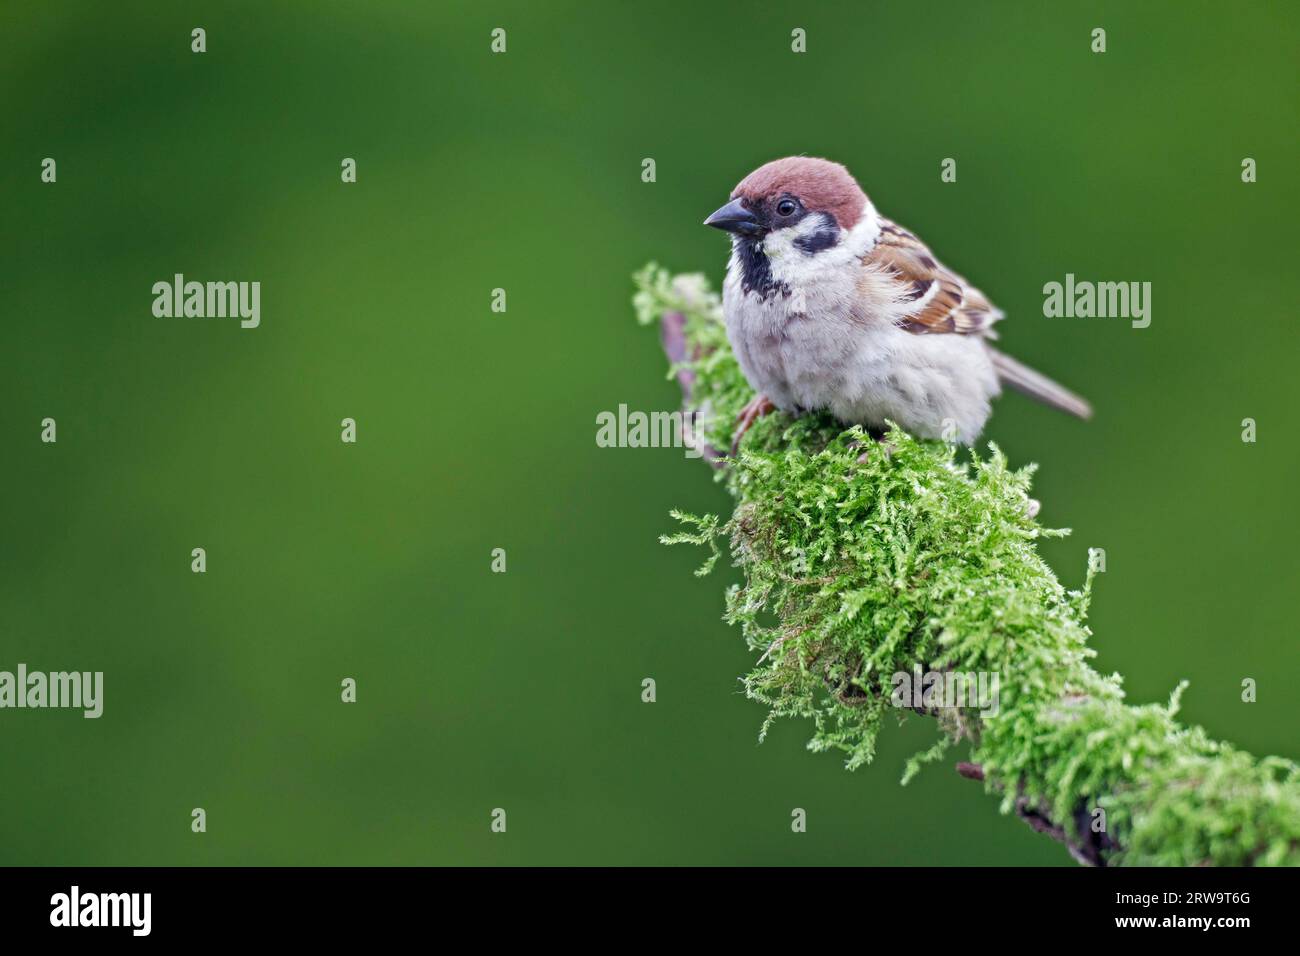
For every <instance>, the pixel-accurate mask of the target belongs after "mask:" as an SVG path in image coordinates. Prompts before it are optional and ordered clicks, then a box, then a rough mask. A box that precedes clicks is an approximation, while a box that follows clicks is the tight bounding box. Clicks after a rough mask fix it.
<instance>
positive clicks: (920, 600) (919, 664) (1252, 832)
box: [635, 266, 1300, 866]
mask: <svg viewBox="0 0 1300 956" xmlns="http://www.w3.org/2000/svg"><path fill="white" fill-rule="evenodd" d="M637 278H638V284H639V287H640V290H639V291H638V293H637V296H636V300H635V304H636V306H637V311H638V315H639V316H640V318H641V321H642V322H643V323H646V324H649V323H651V322H654V321H658V322H659V324H660V334H661V340H662V344H663V349H664V352H665V354H666V355H667V357H668V359H669V361H670V362H671V363H672V369H673V377H674V378H675V379H676V382H677V384H678V386H679V387H680V389H681V393H682V401H683V405H684V406H685V407H686V408H687V409H688V410H691V411H697V412H699V413H701V415H700V418H699V421H701V422H702V424H700V425H699V426H698V427H697V434H696V435H695V436H694V441H695V443H696V445H697V447H700V448H701V449H702V450H703V452H704V454H705V455H706V456H707V457H708V459H709V461H710V464H711V465H712V466H713V467H714V468H715V469H717V474H718V476H719V479H720V480H721V481H723V482H724V483H725V485H726V487H727V488H728V490H729V491H730V492H731V494H732V495H733V497H734V498H735V500H736V508H735V513H734V514H733V515H732V517H731V518H730V519H729V520H728V521H726V522H723V521H720V520H719V519H718V518H717V517H714V516H705V517H702V518H697V517H694V516H692V515H689V514H684V513H680V512H675V514H676V515H677V517H678V518H679V520H681V521H683V522H684V523H686V524H687V525H694V526H695V528H696V529H697V530H695V531H688V532H682V533H679V534H677V535H674V536H670V537H669V538H667V539H666V540H668V541H669V543H676V542H693V543H696V544H707V545H709V546H711V547H712V548H713V550H714V554H715V557H716V555H717V553H718V549H717V545H716V539H717V537H719V536H724V537H727V538H729V539H730V547H731V554H732V557H733V559H734V560H735V563H736V564H737V565H738V566H739V567H740V568H741V569H742V571H743V573H744V576H745V582H744V584H743V586H741V587H738V588H732V589H730V590H729V591H728V594H727V620H728V621H729V622H730V623H733V624H738V625H740V627H741V628H742V630H743V632H744V635H745V638H746V641H747V642H748V644H749V645H750V647H751V648H753V650H754V652H755V655H756V661H755V668H754V670H753V671H751V673H750V674H749V675H748V676H746V677H745V678H744V683H745V688H746V693H747V694H748V696H750V697H751V698H753V699H755V700H758V701H760V702H762V703H764V704H766V705H768V707H769V708H770V716H769V718H768V720H769V722H770V721H771V720H772V719H774V718H776V717H780V716H798V717H804V718H811V719H812V721H813V723H814V728H815V735H814V737H813V739H812V741H811V743H810V747H811V748H812V749H814V750H826V749H832V748H833V749H839V750H842V751H844V752H846V753H847V754H848V758H847V764H848V766H849V768H850V769H852V768H855V767H857V766H860V765H861V764H864V763H866V762H868V761H869V760H870V759H871V757H872V754H873V752H874V741H875V736H876V733H877V730H878V728H879V726H880V723H881V721H882V719H883V717H884V716H885V715H887V714H888V713H889V712H890V711H895V712H897V710H896V709H895V708H893V707H891V706H890V697H891V695H890V689H889V683H890V680H891V675H893V678H894V679H897V677H898V676H899V675H900V674H907V673H911V672H912V671H913V670H919V669H921V668H923V667H924V666H925V664H926V662H927V660H928V661H929V663H930V665H931V669H932V670H935V671H938V672H940V673H942V674H944V675H950V674H953V673H958V674H961V673H965V674H966V675H970V674H973V673H976V672H978V673H980V674H992V675H994V676H998V677H1000V678H1001V680H1002V681H1003V683H1002V688H1003V690H1002V698H1001V706H1000V710H999V709H998V708H994V709H993V710H992V711H988V710H987V709H985V710H981V709H978V708H973V707H963V706H961V705H960V704H958V705H957V706H936V707H931V706H929V705H928V703H927V705H926V706H912V707H910V708H907V709H915V710H916V711H917V712H918V713H921V714H924V715H926V716H929V717H933V718H935V719H936V720H937V722H938V724H939V727H940V730H941V732H942V736H941V739H940V743H939V744H938V745H936V746H935V747H934V748H932V749H931V750H930V751H927V752H926V753H925V754H923V755H919V756H918V757H916V758H913V760H912V761H910V762H909V766H908V773H907V774H906V775H905V778H904V782H906V779H907V778H908V777H910V775H911V774H912V773H913V772H915V770H916V769H917V768H918V767H919V766H920V765H921V763H923V762H926V761H929V760H933V759H936V758H938V757H939V756H941V755H942V754H943V752H944V750H945V749H946V748H947V747H948V746H950V745H951V744H953V743H959V742H963V741H969V743H970V746H971V750H972V754H971V757H972V759H971V760H968V761H962V762H960V763H958V764H957V772H958V773H959V774H961V775H962V776H963V777H965V778H967V779H971V780H977V781H980V782H982V783H983V784H984V787H985V791H986V792H988V793H991V794H995V795H1000V796H1001V800H1002V810H1003V812H1008V813H1012V812H1013V813H1015V814H1016V816H1017V817H1019V818H1020V819H1021V820H1023V821H1024V822H1025V823H1026V824H1027V825H1028V826H1030V827H1031V828H1032V829H1034V830H1035V831H1036V832H1039V833H1043V834H1045V835H1047V836H1049V837H1051V838H1052V839H1054V840H1056V841H1058V842H1060V843H1061V844H1062V845H1064V846H1065V847H1066V848H1067V849H1068V850H1069V852H1070V854H1071V855H1072V856H1073V858H1074V859H1075V860H1077V861H1078V862H1080V863H1082V864H1086V865H1092V866H1098V865H1101V866H1104V865H1108V864H1112V863H1127V864H1144V865H1152V864H1165V865H1250V864H1270V865H1279V864H1289V865H1300V768H1298V767H1297V766H1296V765H1295V764H1294V763H1292V762H1291V761H1288V760H1284V759H1281V758H1276V757H1266V758H1263V759H1256V758H1254V757H1252V756H1250V755H1249V754H1246V753H1244V752H1242V751H1239V750H1236V749H1235V748H1233V747H1231V746H1230V745H1228V744H1223V743H1218V742H1215V741H1213V740H1211V739H1209V738H1208V736H1207V735H1206V734H1205V733H1204V731H1202V730H1201V729H1200V728H1198V727H1190V728H1188V727H1183V726H1180V725H1179V724H1178V723H1177V722H1176V721H1175V720H1174V716H1175V714H1176V713H1177V709H1178V699H1179V696H1180V694H1181V692H1182V689H1183V688H1182V686H1180V687H1179V688H1178V689H1177V690H1175V692H1174V693H1173V695H1172V696H1171V698H1170V701H1169V703H1168V705H1156V704H1150V705H1145V706H1131V705H1128V704H1126V703H1124V701H1123V692H1122V690H1121V689H1120V680H1119V678H1118V676H1112V677H1102V676H1100V675H1098V674H1097V673H1096V672H1095V671H1093V670H1092V668H1091V667H1089V666H1088V664H1087V658H1089V657H1090V656H1092V654H1093V652H1092V651H1091V650H1090V649H1089V648H1088V647H1087V637H1088V634H1089V632H1088V630H1087V627H1086V625H1085V624H1084V623H1083V621H1084V616H1085V614H1086V611H1087V606H1088V603H1089V600H1090V595H1091V591H1090V586H1091V581H1092V573H1093V572H1092V569H1091V568H1090V569H1089V575H1088V583H1087V584H1085V586H1084V588H1083V589H1082V590H1081V591H1077V592H1066V591H1065V590H1064V589H1063V588H1062V587H1061V586H1060V584H1059V583H1058V582H1057V580H1056V578H1055V576H1054V575H1053V574H1052V572H1051V570H1050V569H1049V568H1047V567H1046V565H1045V564H1044V563H1043V562H1042V561H1041V559H1040V558H1039V557H1038V555H1037V551H1036V549H1035V547H1034V544H1033V542H1034V541H1035V539H1037V538H1040V537H1044V536H1051V535H1054V534H1062V533H1064V532H1054V531H1051V530H1048V529H1044V528H1041V527H1040V526H1039V525H1038V524H1037V522H1036V520H1035V515H1036V513H1037V508H1036V507H1034V505H1036V502H1033V500H1032V499H1030V498H1029V497H1028V495H1027V490H1028V487H1029V474H1028V472H1027V471H1024V472H1015V471H1011V470H1010V469H1009V468H1007V466H1006V462H1005V459H1004V458H1003V457H1002V456H1001V455H1000V453H998V452H997V450H996V449H993V451H992V457H991V458H988V459H980V458H978V457H977V456H974V455H972V460H971V462H970V463H969V464H966V465H958V464H957V463H956V461H955V459H954V458H953V454H952V450H951V449H948V448H946V447H944V446H942V445H940V444H938V443H926V442H918V441H916V440H915V439H912V438H911V437H910V436H908V435H907V434H906V433H903V432H901V431H898V430H894V431H893V432H891V433H890V434H889V436H888V444H887V446H886V447H887V448H888V449H889V451H888V453H887V454H883V455H875V454H870V453H867V454H863V453H862V448H863V445H864V443H866V444H868V447H869V448H870V447H872V446H870V445H869V443H870V441H871V439H870V438H869V437H868V436H866V435H864V434H863V433H862V432H861V431H860V430H849V431H844V430H843V428H842V426H841V425H839V424H838V423H836V422H834V421H833V420H830V419H829V418H826V417H825V416H817V415H810V416H804V417H803V418H799V419H792V418H790V417H789V416H784V415H779V414H778V415H772V416H768V417H767V418H765V419H763V420H762V421H760V422H759V423H757V424H756V425H755V426H754V427H753V428H752V429H750V431H749V432H748V433H747V435H746V436H745V438H744V441H743V444H742V446H741V448H740V450H739V454H738V456H737V457H734V458H723V457H722V456H721V455H720V454H719V453H718V452H717V451H716V449H717V448H720V447H727V446H728V443H729V441H730V434H731V427H732V423H733V422H734V420H735V416H736V414H737V413H738V412H739V410H740V409H741V407H742V406H743V405H744V404H745V403H746V402H747V401H748V400H749V399H750V398H751V397H752V394H753V393H752V390H751V389H750V388H749V386H748V383H747V382H746V381H745V379H744V376H743V374H742V373H741V372H740V370H739V367H738V366H737V364H736V362H735V358H734V356H732V355H731V354H730V348H729V346H728V343H727V340H726V334H725V329H724V328H723V325H722V321H721V306H720V302H719V300H718V298H717V296H716V295H714V294H713V293H711V292H710V291H709V290H708V286H707V283H705V282H704V280H703V278H702V277H699V276H679V277H677V278H675V279H674V278H672V277H670V276H669V275H668V274H667V273H666V272H664V271H663V270H660V269H658V268H657V267H654V266H650V267H647V269H646V270H644V271H643V272H642V273H641V274H639V275H638V277H637ZM692 417H693V420H694V416H692ZM712 563H713V559H710V560H709V561H708V562H706V565H705V568H703V569H701V572H704V571H707V569H708V568H709V567H711V566H712ZM773 618H775V619H776V621H777V623H775V624H772V623H771V621H772V620H773ZM895 692H897V686H895ZM895 703H897V701H895ZM766 726H767V725H766V724H765V725H764V732H765V731H766ZM1094 819H1095V820H1096V821H1097V822H1098V823H1099V824H1100V826H1099V827H1098V829H1096V830H1095V829H1094Z"/></svg>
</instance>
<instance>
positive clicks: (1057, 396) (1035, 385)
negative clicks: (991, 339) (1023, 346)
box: [989, 348, 1092, 420]
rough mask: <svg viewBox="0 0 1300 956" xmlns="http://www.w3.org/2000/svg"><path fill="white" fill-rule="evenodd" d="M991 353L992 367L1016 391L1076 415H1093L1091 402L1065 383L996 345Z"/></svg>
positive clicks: (1082, 416)
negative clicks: (1038, 370)
mask: <svg viewBox="0 0 1300 956" xmlns="http://www.w3.org/2000/svg"><path fill="white" fill-rule="evenodd" d="M989 355H991V356H992V358H993V368H994V370H996V371H997V373H998V378H999V379H1001V380H1002V382H1003V383H1004V384H1006V385H1010V386H1011V387H1012V388H1014V389H1015V390H1016V391H1017V392H1021V393H1023V394H1025V395H1028V396H1029V397H1030V398H1032V399H1036V400H1037V401H1040V402H1042V403H1043V404H1044V405H1050V406H1051V407H1052V408H1057V409H1060V410H1061V411H1063V412H1067V413H1068V414H1070V415H1074V416H1075V417H1077V418H1082V419H1084V420H1087V419H1089V418H1091V417H1092V406H1091V405H1089V404H1088V403H1087V402H1086V401H1084V400H1083V399H1082V398H1080V397H1079V396H1078V395H1075V394H1074V392H1072V391H1070V390H1069V389H1068V388H1066V387H1065V386H1064V385H1058V384H1057V383H1056V382H1053V381H1052V380H1051V379H1050V378H1048V377H1047V376H1046V375H1043V374H1042V373H1040V372H1035V371H1034V370H1033V369H1032V368H1030V367H1029V366H1028V365H1021V364H1020V363H1019V362H1017V361H1016V360H1015V359H1013V358H1012V357H1011V356H1010V355H1006V354H1004V353H1002V352H999V351H998V350H997V349H994V348H990V349H989Z"/></svg>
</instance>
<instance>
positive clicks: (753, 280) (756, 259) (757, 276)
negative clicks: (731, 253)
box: [733, 236, 790, 302]
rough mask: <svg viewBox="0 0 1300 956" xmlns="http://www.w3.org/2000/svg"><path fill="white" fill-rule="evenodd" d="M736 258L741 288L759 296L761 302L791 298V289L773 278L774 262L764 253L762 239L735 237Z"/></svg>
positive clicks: (747, 292)
mask: <svg viewBox="0 0 1300 956" xmlns="http://www.w3.org/2000/svg"><path fill="white" fill-rule="evenodd" d="M733 239H734V242H735V246H736V258H737V259H738V260H740V270H741V273H740V288H741V289H742V290H743V291H744V292H745V293H746V294H749V293H751V292H753V293H755V294H757V295H758V299H759V301H760V302H766V301H767V300H768V299H772V298H775V297H776V296H778V295H780V296H783V297H785V298H789V297H790V287H789V286H788V285H786V284H785V283H784V282H780V281H778V280H777V279H775V278H773V276H772V262H771V260H770V259H768V258H767V256H766V255H765V254H764V253H763V247H762V242H763V240H762V239H758V238H753V237H750V236H735V237H733Z"/></svg>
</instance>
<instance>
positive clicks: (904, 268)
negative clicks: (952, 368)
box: [863, 219, 1003, 338]
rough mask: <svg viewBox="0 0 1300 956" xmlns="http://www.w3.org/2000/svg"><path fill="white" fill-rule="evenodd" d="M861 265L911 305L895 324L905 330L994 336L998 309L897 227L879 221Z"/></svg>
mask: <svg viewBox="0 0 1300 956" xmlns="http://www.w3.org/2000/svg"><path fill="white" fill-rule="evenodd" d="M863 262H864V263H865V264H869V265H876V266H883V267H884V268H885V269H886V270H888V271H889V272H890V273H891V274H893V276H894V277H895V279H896V280H897V281H898V282H899V283H901V284H902V285H903V286H904V289H902V290H901V295H900V298H902V299H903V300H905V301H915V302H916V309H915V310H914V311H913V312H911V313H909V314H907V315H906V316H905V317H904V318H903V320H902V321H901V323H900V324H901V326H902V327H903V328H904V329H906V330H907V331H909V332H915V333H917V334H918V335H927V334H935V333H945V332H948V333H957V334H959V335H982V336H984V337H986V338H996V337H997V335H996V333H995V332H994V331H993V323H994V322H996V321H998V319H1000V318H1002V315H1003V313H1002V312H1001V310H999V309H998V308H996V307H995V306H994V305H993V304H992V303H991V302H989V300H988V298H987V297H986V296H985V295H984V293H982V292H980V291H979V289H976V288H975V287H974V286H972V285H970V284H969V283H968V282H967V281H966V280H965V279H963V278H962V277H961V276H959V275H957V273H955V272H953V271H952V270H951V269H948V268H947V267H945V266H944V265H943V263H941V262H939V260H938V259H936V258H935V257H934V254H933V253H932V252H930V250H929V249H928V248H927V247H926V245H925V243H923V242H922V241H921V240H920V239H918V238H916V236H914V235H913V234H912V233H910V232H908V231H907V230H906V229H904V228H902V227H901V226H899V225H898V224H896V223H893V222H890V221H889V220H888V219H882V220H881V221H880V238H879V239H878V240H877V242H876V244H875V246H874V247H873V248H872V249H871V251H870V252H869V253H867V255H866V256H864V257H863Z"/></svg>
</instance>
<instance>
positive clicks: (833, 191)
mask: <svg viewBox="0 0 1300 956" xmlns="http://www.w3.org/2000/svg"><path fill="white" fill-rule="evenodd" d="M782 193H789V194H790V195H792V196H797V197H798V199H799V201H800V202H802V203H803V204H804V206H805V207H806V208H808V209H811V210H814V211H816V212H826V213H830V214H831V215H832V216H834V217H835V221H836V222H837V223H839V225H840V228H841V229H852V228H853V227H854V226H855V225H856V224H857V222H858V220H859V219H860V218H862V210H863V209H865V208H866V205H867V196H866V194H865V193H864V192H863V191H862V187H860V186H859V185H858V183H857V180H855V179H854V178H853V177H852V176H851V175H850V174H849V171H848V170H847V169H845V168H844V167H843V166H841V165H840V164H839V163H832V162H831V161H830V160H829V159H816V158H814V157H811V156H787V157H786V158H785V159H774V160H772V162H770V163H766V164H764V165H762V166H760V167H758V169H756V170H754V171H753V172H752V173H750V174H749V175H748V176H746V177H745V178H744V179H742V180H741V181H740V183H739V184H737V186H736V188H735V189H734V190H732V193H731V196H732V198H733V199H747V200H749V201H750V202H754V203H757V202H762V201H763V200H765V199H770V198H773V197H775V196H779V195H781V194H782Z"/></svg>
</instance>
